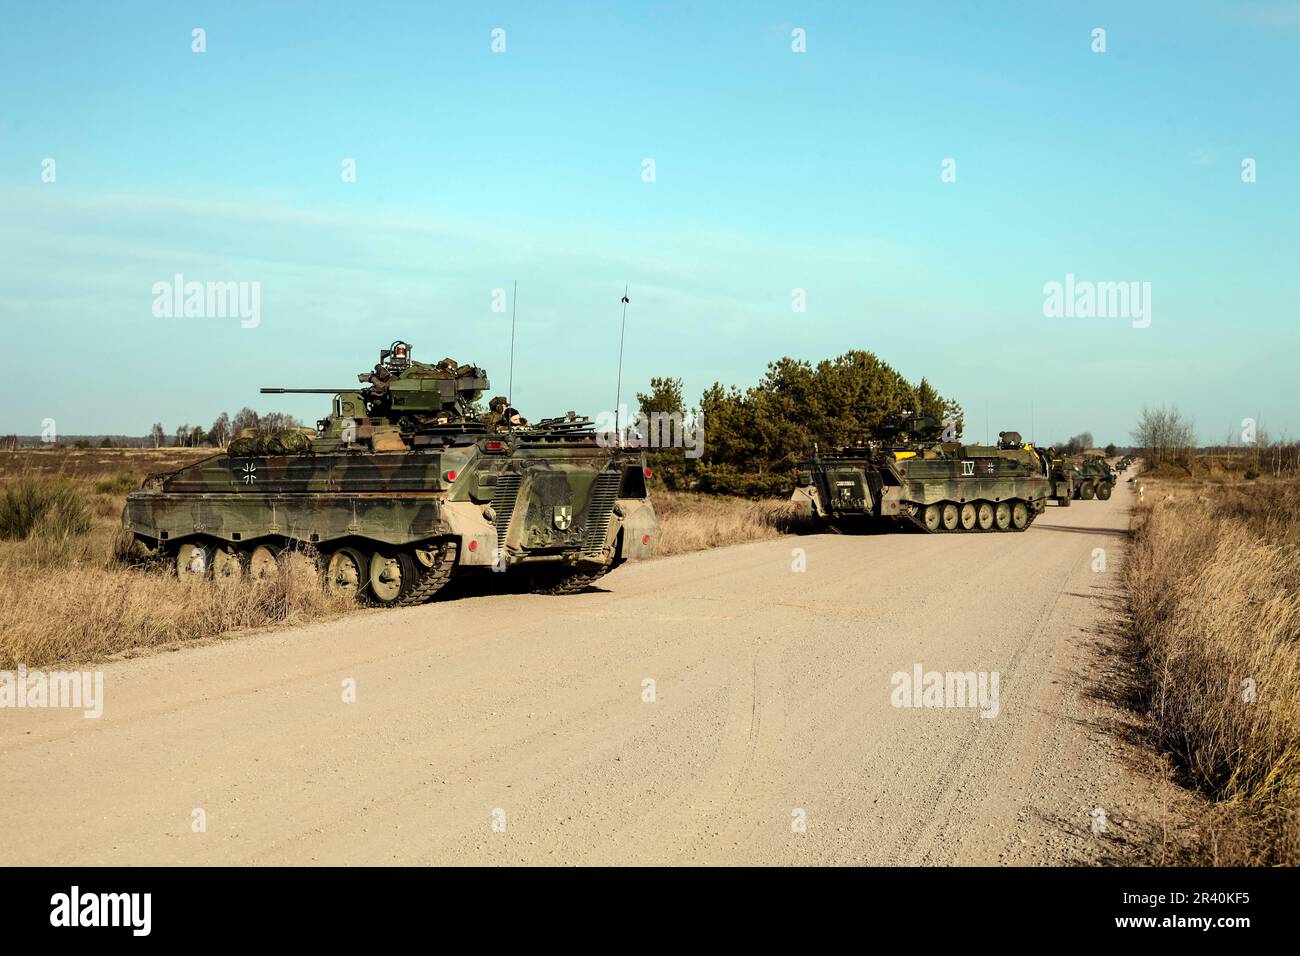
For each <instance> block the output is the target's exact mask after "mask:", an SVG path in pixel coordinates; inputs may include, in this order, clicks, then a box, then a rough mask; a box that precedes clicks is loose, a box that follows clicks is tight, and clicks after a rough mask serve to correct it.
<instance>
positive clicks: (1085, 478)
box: [1074, 451, 1115, 501]
mask: <svg viewBox="0 0 1300 956" xmlns="http://www.w3.org/2000/svg"><path fill="white" fill-rule="evenodd" d="M1074 461H1075V464H1077V465H1078V467H1079V471H1080V474H1081V477H1080V479H1079V481H1078V482H1077V483H1076V485H1075V494H1074V496H1075V497H1076V498H1081V499H1083V500H1084V501H1091V500H1092V499H1093V498H1100V499H1101V500H1102V501H1105V500H1106V499H1108V498H1109V497H1110V495H1111V492H1112V491H1114V489H1115V472H1114V471H1112V470H1111V467H1110V465H1109V464H1108V463H1107V461H1106V458H1105V456H1104V455H1102V454H1099V453H1097V452H1089V451H1085V452H1084V453H1083V454H1081V455H1076V456H1075V458H1074Z"/></svg>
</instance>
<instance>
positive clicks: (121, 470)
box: [0, 449, 797, 669]
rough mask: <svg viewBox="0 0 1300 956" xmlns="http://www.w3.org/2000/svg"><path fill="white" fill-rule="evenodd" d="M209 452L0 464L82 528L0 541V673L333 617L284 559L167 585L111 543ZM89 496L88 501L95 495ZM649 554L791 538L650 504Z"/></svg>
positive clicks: (62, 454)
mask: <svg viewBox="0 0 1300 956" xmlns="http://www.w3.org/2000/svg"><path fill="white" fill-rule="evenodd" d="M204 454H211V451H210V450H208V451H206V452H205V451H203V450H197V451H196V450H193V449H160V450H158V451H153V450H147V451H140V450H134V451H125V450H115V451H107V450H98V449H92V450H88V451H70V450H63V451H31V450H29V451H19V452H5V453H0V491H3V489H4V488H5V487H13V486H15V485H16V484H17V483H19V482H23V481H26V480H28V479H35V480H37V481H45V482H50V483H56V482H57V483H58V484H60V485H65V486H66V485H68V484H69V483H70V484H71V485H72V486H73V487H75V488H76V489H77V492H78V493H79V494H80V495H81V496H83V497H84V500H85V502H86V504H87V508H88V511H89V513H90V516H91V527H90V531H89V533H87V534H84V535H58V534H52V533H47V528H48V524H47V525H42V530H38V531H35V532H33V533H32V534H31V535H30V536H29V537H27V538H26V539H24V540H17V541H13V540H10V541H5V540H0V669H13V668H15V667H17V665H18V664H20V663H23V664H27V665H28V666H29V667H45V666H48V665H50V664H55V663H70V662H74V661H75V662H84V661H92V660H97V659H102V658H105V657H108V656H110V655H114V654H119V653H122V652H124V651H129V650H136V649H143V648H150V647H159V646H163V645H171V644H176V643H178V642H185V641H194V640H199V639H202V638H207V637H212V636H215V635H218V634H224V633H228V632H232V631H239V630H244V629H249V628H257V627H264V626H267V625H273V624H287V623H296V622H302V621H307V620H312V619H315V618H319V617H322V616H326V615H331V614H337V613H342V612H344V611H346V610H348V609H349V608H351V607H355V605H354V604H351V603H350V602H346V601H341V600H340V599H337V598H330V597H328V596H327V595H326V594H325V593H324V592H323V591H322V589H321V587H320V585H319V582H318V579H317V577H316V573H315V569H314V567H313V566H312V562H311V560H310V559H309V558H308V557H307V556H305V555H292V556H290V557H289V559H288V561H287V562H286V563H285V565H284V567H282V568H281V571H280V574H279V576H278V577H277V578H274V579H272V580H269V581H265V582H260V583H249V582H245V581H232V582H211V581H207V582H192V581H181V580H177V579H176V577H175V575H174V574H173V573H172V572H171V569H170V568H168V567H159V566H152V567H151V566H148V565H141V564H140V563H139V561H138V557H139V555H138V554H134V553H133V549H132V548H131V547H130V546H129V541H124V540H123V538H122V535H121V533H120V518H121V514H122V507H123V504H124V493H125V491H126V490H127V489H129V488H133V487H135V486H136V485H138V484H139V482H140V481H141V480H142V479H143V477H144V476H145V475H146V474H149V473H152V472H157V471H162V470H169V469H171V468H176V467H179V466H180V465H181V464H184V463H185V462H187V461H193V460H194V459H196V458H199V457H202V456H203V455H204ZM97 489H98V490H97ZM654 504H655V508H656V510H657V511H658V513H659V517H660V532H659V541H658V545H657V548H656V554H658V555H669V554H680V553H683V552H686V551H698V550H701V549H704V548H714V547H719V546H721V545H727V544H737V543H740V542H744V541H758V540H762V539H766V538H774V537H777V536H779V535H781V534H785V533H788V532H790V531H792V530H795V528H796V527H797V521H796V519H795V517H794V514H793V512H792V511H791V509H790V507H789V506H788V505H786V504H785V503H784V502H776V501H761V502H756V501H747V500H744V499H739V498H719V497H710V496H706V495H695V494H673V493H670V492H660V493H658V494H656V495H655V496H654Z"/></svg>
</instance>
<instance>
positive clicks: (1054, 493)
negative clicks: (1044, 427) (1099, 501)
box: [1026, 446, 1082, 508]
mask: <svg viewBox="0 0 1300 956" xmlns="http://www.w3.org/2000/svg"><path fill="white" fill-rule="evenodd" d="M1026 447H1030V448H1034V451H1035V452H1036V453H1037V455H1038V457H1039V460H1040V461H1041V462H1042V464H1043V468H1044V471H1045V473H1046V475H1047V481H1048V487H1049V490H1048V493H1047V497H1049V498H1051V499H1052V500H1053V501H1055V502H1056V503H1057V504H1058V505H1060V506H1061V507H1063V508H1068V507H1069V506H1070V502H1071V501H1072V500H1073V499H1074V497H1075V485H1076V484H1077V482H1078V480H1079V477H1080V475H1081V474H1082V472H1080V471H1079V467H1078V466H1077V465H1076V464H1075V463H1074V462H1072V461H1070V459H1069V458H1066V457H1065V456H1064V455H1062V454H1061V453H1060V452H1058V451H1057V450H1056V449H1055V448H1035V447H1034V446H1026Z"/></svg>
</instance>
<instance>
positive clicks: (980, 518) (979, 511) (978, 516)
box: [975, 501, 993, 531]
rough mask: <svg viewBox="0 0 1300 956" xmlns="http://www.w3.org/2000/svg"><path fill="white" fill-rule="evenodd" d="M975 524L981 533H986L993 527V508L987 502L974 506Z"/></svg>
mask: <svg viewBox="0 0 1300 956" xmlns="http://www.w3.org/2000/svg"><path fill="white" fill-rule="evenodd" d="M975 523H976V524H978V525H979V526H980V530H981V531H988V530H989V529H990V528H992V527H993V506H992V505H991V504H989V503H988V502H987V501H981V502H980V503H979V504H977V505H976V506H975Z"/></svg>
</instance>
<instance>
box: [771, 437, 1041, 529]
mask: <svg viewBox="0 0 1300 956" xmlns="http://www.w3.org/2000/svg"><path fill="white" fill-rule="evenodd" d="M797 483H798V484H797V487H796V488H795V491H794V494H793V496H792V498H791V500H792V501H793V502H794V503H795V504H796V506H797V507H798V508H799V509H800V510H801V511H803V512H804V513H805V514H808V515H810V516H812V517H816V518H821V519H824V520H827V521H832V522H836V523H841V524H843V523H848V522H850V521H852V520H854V519H859V520H861V519H876V520H880V519H884V520H893V521H896V522H899V523H902V524H905V525H910V526H913V527H918V528H921V529H922V530H925V531H929V532H939V531H992V530H1006V531H1023V530H1024V529H1025V528H1027V527H1028V526H1029V525H1030V524H1031V523H1032V522H1033V520H1034V518H1035V517H1036V516H1037V515H1039V514H1041V513H1042V511H1043V509H1044V506H1045V502H1046V499H1047V497H1048V495H1049V492H1050V490H1051V484H1050V482H1049V480H1048V478H1047V474H1046V469H1045V467H1044V466H1043V464H1042V462H1041V460H1040V458H1039V456H1038V455H1037V454H1036V453H1035V451H1034V450H1033V449H1032V448H1030V447H1024V446H1022V447H1016V448H1003V447H997V446H991V445H959V444H956V443H944V444H932V445H926V444H914V445H910V446H884V445H869V446H854V447H848V448H842V449H839V450H837V451H835V452H833V453H832V454H829V455H819V456H818V457H817V458H814V459H812V460H811V461H807V462H804V463H802V464H800V466H799V469H798V478H797ZM981 504H987V505H988V506H989V518H988V521H986V522H984V523H981V522H980V520H979V517H980V509H979V506H980V505H981ZM967 505H969V506H970V508H969V509H967V508H966V507H965V506H967ZM999 505H1005V506H1006V508H1005V514H1004V513H1003V509H1001V508H999V507H998V506H999ZM1017 505H1019V506H1021V507H1020V508H1017V507H1016V506H1017ZM949 506H951V507H949Z"/></svg>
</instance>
